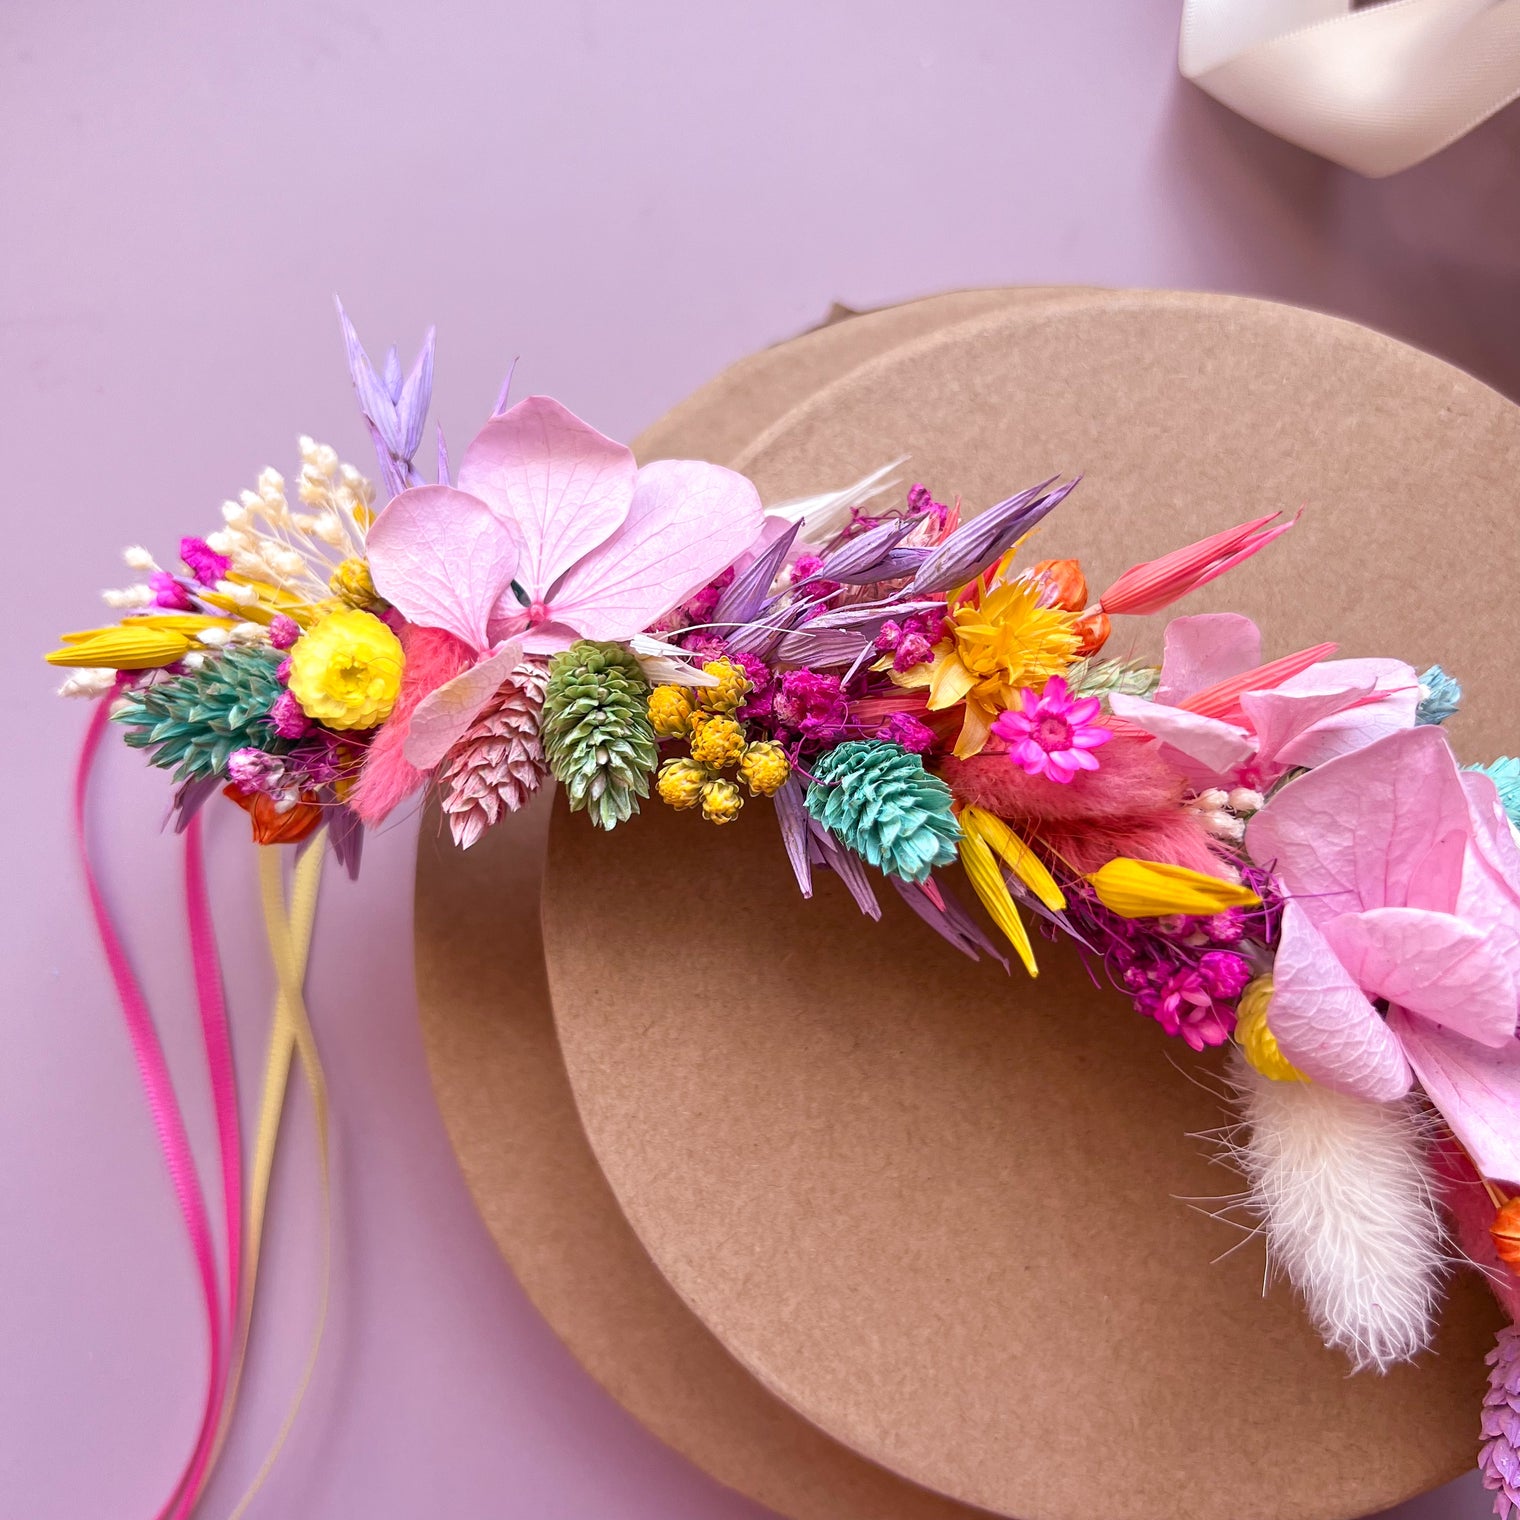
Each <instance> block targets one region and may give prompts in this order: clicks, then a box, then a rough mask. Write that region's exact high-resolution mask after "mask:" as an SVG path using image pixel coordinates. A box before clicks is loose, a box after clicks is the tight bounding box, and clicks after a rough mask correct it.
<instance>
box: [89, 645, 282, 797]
mask: <svg viewBox="0 0 1520 1520" xmlns="http://www.w3.org/2000/svg"><path fill="white" fill-rule="evenodd" d="M280 658H281V657H280V655H279V654H278V653H276V652H275V651H273V650H270V649H267V648H250V649H239V648H232V649H225V650H222V651H221V652H220V653H218V654H216V655H215V656H214V657H212V658H209V659H208V660H207V661H206V663H205V664H204V665H203V666H202V667H201V668H200V669H199V670H187V671H185V672H184V673H183V674H182V675H176V676H170V677H168V678H167V679H166V680H158V681H154V682H152V683H151V684H148V685H144V686H139V687H136V688H134V689H133V690H131V691H129V692H127V694H126V695H125V696H124V697H123V698H122V701H121V705H120V706H119V707H118V708H117V710H116V711H115V712H114V713H113V714H112V716H113V718H114V719H115V720H116V721H117V722H118V723H120V724H122V725H123V727H124V728H125V729H126V734H125V738H126V742H127V743H128V744H129V745H131V746H132V748H133V749H142V750H147V751H149V758H150V759H151V760H152V762H153V764H154V765H156V766H159V767H161V768H162V769H164V770H169V771H173V772H174V776H175V779H176V780H178V781H194V780H199V779H201V778H203V777H208V776H215V775H217V774H219V773H220V772H221V771H222V770H223V769H224V768H225V767H226V764H227V757H228V756H229V755H230V754H231V753H232V752H233V751H234V750H237V749H245V748H254V749H262V750H265V751H267V752H269V753H270V754H283V753H284V752H286V751H287V750H289V748H290V741H289V740H286V739H282V738H280V736H279V735H278V734H276V733H275V731H274V729H273V728H271V727H270V725H269V709H270V708H271V707H272V706H273V705H274V703H275V700H276V698H278V697H279V695H280V694H281V692H283V691H284V689H285V688H284V687H283V686H282V685H281V684H280V677H279V674H278V671H279V664H280Z"/></svg>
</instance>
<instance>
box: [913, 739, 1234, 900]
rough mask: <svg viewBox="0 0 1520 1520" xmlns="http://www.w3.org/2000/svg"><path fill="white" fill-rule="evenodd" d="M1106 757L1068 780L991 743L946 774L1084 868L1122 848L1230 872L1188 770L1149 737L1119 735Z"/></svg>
mask: <svg viewBox="0 0 1520 1520" xmlns="http://www.w3.org/2000/svg"><path fill="white" fill-rule="evenodd" d="M1099 758H1100V761H1101V763H1100V765H1099V768H1098V769H1097V770H1095V771H1079V772H1078V773H1077V775H1076V776H1074V777H1073V778H1072V779H1071V781H1069V782H1068V783H1066V784H1065V785H1056V784H1054V783H1052V782H1051V781H1049V780H1048V779H1047V778H1046V777H1044V776H1028V775H1026V774H1025V773H1024V772H1023V770H1022V769H1020V767H1018V766H1017V765H1015V764H1014V763H1013V762H1012V761H1011V760H1009V758H1008V756H1007V755H1006V754H1003V753H994V752H993V751H992V750H990V749H987V750H983V751H982V753H981V754H979V755H973V756H972V757H971V758H970V759H967V760H947V761H946V762H945V765H944V768H943V772H942V774H943V775H944V778H945V780H946V781H947V782H949V784H950V790H951V791H952V792H953V793H954V794H955V798H956V800H957V801H958V802H962V803H969V804H970V805H971V806H972V807H979V808H982V809H983V810H984V811H986V812H989V813H994V814H996V815H997V816H998V817H999V818H1003V819H1006V820H1007V822H1008V823H1010V824H1011V825H1012V826H1013V828H1014V829H1015V830H1016V831H1017V832H1018V833H1019V834H1021V835H1023V836H1025V837H1026V838H1028V839H1030V840H1031V841H1033V842H1036V843H1038V844H1039V845H1041V846H1042V847H1043V850H1044V852H1045V853H1046V854H1048V855H1049V856H1051V857H1052V858H1053V859H1055V860H1057V861H1059V862H1060V863H1061V864H1062V865H1064V866H1066V867H1067V868H1068V869H1069V870H1071V871H1073V872H1074V873H1076V874H1077V875H1086V874H1087V873H1088V872H1091V871H1096V870H1097V869H1098V868H1099V867H1100V866H1102V865H1105V864H1106V863H1107V862H1108V861H1110V860H1112V859H1113V858H1114V857H1115V856H1116V855H1127V856H1130V857H1132V858H1134V859H1136V860H1154V861H1157V862H1159V863H1160V864H1162V865H1172V866H1186V867H1187V868H1188V869H1189V870H1192V871H1202V872H1204V873H1206V874H1208V875H1211V876H1219V875H1223V874H1224V871H1225V867H1224V865H1223V862H1222V861H1221V860H1220V857H1219V856H1218V855H1217V854H1216V853H1215V850H1214V846H1213V844H1212V843H1211V841H1210V837H1209V835H1208V833H1207V831H1206V830H1205V829H1204V827H1203V824H1202V822H1201V821H1200V820H1199V818H1198V817H1197V815H1196V814H1194V813H1192V812H1189V811H1188V810H1186V809H1185V808H1184V807H1183V806H1182V799H1183V792H1184V787H1185V783H1184V781H1183V779H1182V777H1181V776H1179V775H1178V774H1177V773H1176V772H1175V771H1174V770H1172V768H1171V767H1170V766H1168V765H1167V764H1166V763H1165V762H1164V761H1162V760H1161V759H1160V758H1159V756H1158V755H1157V753H1156V746H1155V745H1154V744H1152V743H1151V742H1150V740H1149V739H1148V738H1144V739H1141V738H1130V737H1129V736H1128V735H1119V734H1116V735H1115V736H1114V738H1113V740H1112V742H1110V743H1108V744H1106V745H1104V746H1103V748H1102V750H1101V751H1100V752H1099Z"/></svg>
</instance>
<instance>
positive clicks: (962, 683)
mask: <svg viewBox="0 0 1520 1520" xmlns="http://www.w3.org/2000/svg"><path fill="white" fill-rule="evenodd" d="M1040 595H1041V586H1040V584H1039V583H1038V582H1037V581H1034V580H1023V579H1019V580H1012V581H1008V582H1005V583H1003V584H1001V585H999V584H996V583H994V585H993V586H992V588H991V589H990V590H986V591H984V590H983V589H982V587H981V584H980V583H979V582H977V583H973V584H972V585H971V586H969V587H967V588H966V590H965V591H963V592H961V593H960V595H959V596H958V597H952V598H951V601H950V606H949V629H948V632H947V636H946V637H945V638H944V639H942V640H941V641H940V642H939V643H938V644H936V645H935V646H934V659H933V661H932V663H930V664H928V665H923V666H919V667H918V668H917V669H916V670H912V671H908V672H907V673H906V674H904V675H900V676H895V677H894V679H895V680H896V681H897V682H898V684H899V685H902V686H910V687H923V686H927V687H928V688H929V710H930V711H931V712H942V711H943V710H944V709H945V708H947V707H954V706H955V705H956V704H957V703H959V702H964V703H965V704H966V716H965V719H964V721H963V722H962V725H961V732H960V736H959V738H958V739H957V740H956V743H955V753H956V755H957V756H958V757H960V758H961V759H965V758H966V757H967V756H968V755H975V754H979V753H980V752H981V750H982V747H983V746H984V745H985V744H986V742H987V734H988V732H989V731H990V729H991V728H992V721H993V719H994V718H996V717H997V715H998V713H1000V712H1001V711H1002V710H1003V709H1004V708H1005V707H1013V706H1016V705H1017V703H1018V700H1019V692H1020V691H1021V690H1022V689H1023V688H1024V687H1026V686H1027V687H1030V688H1031V689H1033V690H1035V691H1038V690H1039V689H1040V688H1041V687H1042V686H1044V684H1045V683H1046V682H1047V681H1048V680H1049V679H1050V678H1051V677H1052V676H1058V675H1060V674H1061V673H1062V672H1063V671H1065V670H1066V669H1067V667H1068V666H1069V665H1070V664H1071V662H1072V661H1073V660H1074V659H1075V658H1076V657H1077V653H1078V651H1079V650H1080V649H1081V647H1082V635H1081V634H1080V632H1079V631H1078V629H1077V623H1078V618H1077V615H1076V614H1075V613H1071V612H1066V611H1064V610H1062V609H1061V608H1059V607H1042V606H1041V605H1040Z"/></svg>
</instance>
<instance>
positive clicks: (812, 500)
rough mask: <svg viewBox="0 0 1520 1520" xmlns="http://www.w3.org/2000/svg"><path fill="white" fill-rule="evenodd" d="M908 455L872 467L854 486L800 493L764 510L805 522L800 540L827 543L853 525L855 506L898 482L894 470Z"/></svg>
mask: <svg viewBox="0 0 1520 1520" xmlns="http://www.w3.org/2000/svg"><path fill="white" fill-rule="evenodd" d="M907 460H908V456H907V455H906V454H904V455H903V456H902V458H901V459H894V460H893V461H892V462H891V464H884V465H883V466H882V467H881V468H880V469H879V470H872V471H871V473H870V474H869V475H865V476H862V477H861V478H860V479H859V480H857V481H856V482H855V483H854V484H853V485H849V486H846V487H845V488H844V489H843V490H841V491H822V492H820V493H819V494H818V495H816V496H798V497H794V498H793V499H792V500H790V501H778V502H776V503H775V504H774V505H773V506H768V507H767V508H766V509H765V512H766V516H767V517H784V518H785V519H786V520H787V521H788V522H803V523H804V524H805V526H804V527H803V530H802V533H801V535H800V542H803V543H806V544H811V545H819V544H826V543H828V541H829V540H830V539H831V538H833V537H834V535H835V534H837V533H842V532H843V531H844V529H845V528H847V527H848V526H849V524H850V513H851V511H852V510H853V509H854V508H855V507H863V506H864V505H865V504H866V503H867V502H868V501H871V500H872V499H874V498H875V497H877V496H880V495H881V494H882V492H884V491H889V490H891V489H892V487H893V486H895V485H896V484H897V478H896V476H894V475H893V473H892V472H893V471H894V470H895V469H897V468H898V467H899V466H900V465H903V464H906V463H907Z"/></svg>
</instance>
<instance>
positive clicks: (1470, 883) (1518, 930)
mask: <svg viewBox="0 0 1520 1520" xmlns="http://www.w3.org/2000/svg"><path fill="white" fill-rule="evenodd" d="M1462 790H1463V791H1464V793H1465V794H1466V796H1467V803H1468V825H1469V828H1470V829H1471V831H1472V832H1471V846H1470V848H1469V850H1468V852H1467V859H1466V860H1465V861H1464V862H1463V866H1462V882H1461V886H1460V887H1459V889H1458V892H1457V909H1456V911H1457V913H1458V914H1459V915H1460V916H1461V917H1462V918H1464V919H1466V920H1467V922H1468V923H1470V924H1473V925H1475V926H1476V927H1478V928H1480V929H1483V930H1484V931H1485V932H1486V933H1487V934H1488V941H1489V945H1490V946H1491V948H1492V949H1493V950H1494V951H1495V952H1496V953H1497V954H1498V955H1500V956H1502V957H1503V959H1504V963H1505V965H1506V966H1508V967H1509V970H1510V974H1511V975H1512V976H1513V977H1514V978H1515V983H1516V985H1517V986H1520V844H1517V843H1516V840H1515V831H1514V830H1513V829H1512V828H1511V827H1510V822H1509V819H1508V817H1507V816H1506V815H1505V812H1504V808H1503V806H1502V805H1501V803H1500V801H1499V793H1498V790H1497V788H1496V787H1495V786H1494V783H1493V782H1492V781H1491V780H1490V779H1489V778H1488V777H1487V776H1483V775H1480V774H1478V773H1477V772H1475V771H1464V772H1463V773H1462Z"/></svg>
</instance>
